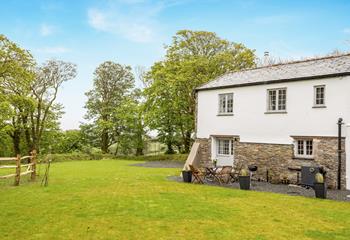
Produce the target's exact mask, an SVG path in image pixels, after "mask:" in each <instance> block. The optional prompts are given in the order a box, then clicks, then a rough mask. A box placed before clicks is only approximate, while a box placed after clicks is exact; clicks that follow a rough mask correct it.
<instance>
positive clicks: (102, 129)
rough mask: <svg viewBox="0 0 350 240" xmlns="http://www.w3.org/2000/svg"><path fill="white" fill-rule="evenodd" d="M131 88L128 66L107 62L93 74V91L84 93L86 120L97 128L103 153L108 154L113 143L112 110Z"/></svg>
mask: <svg viewBox="0 0 350 240" xmlns="http://www.w3.org/2000/svg"><path fill="white" fill-rule="evenodd" d="M133 86H134V76H133V74H132V73H131V67H129V66H123V65H120V64H118V63H114V62H111V61H107V62H104V63H102V64H101V65H100V66H98V67H97V69H96V70H95V72H94V86H93V89H92V90H91V91H89V92H87V93H86V96H87V97H88V101H87V102H86V105H85V108H86V109H87V114H86V119H88V120H92V121H93V122H94V123H95V125H96V126H97V128H98V132H99V133H100V139H101V150H102V152H103V153H107V152H108V148H109V146H111V145H112V144H113V141H114V137H115V131H114V123H113V121H112V116H113V112H114V109H115V107H116V106H118V105H119V104H121V103H122V102H123V100H124V99H125V98H126V96H128V95H129V93H130V91H131V89H132V88H133Z"/></svg>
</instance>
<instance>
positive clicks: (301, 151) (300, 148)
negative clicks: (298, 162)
mask: <svg viewBox="0 0 350 240" xmlns="http://www.w3.org/2000/svg"><path fill="white" fill-rule="evenodd" d="M298 155H304V141H303V140H298Z"/></svg>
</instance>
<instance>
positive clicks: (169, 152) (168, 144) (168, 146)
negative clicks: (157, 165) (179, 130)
mask: <svg viewBox="0 0 350 240" xmlns="http://www.w3.org/2000/svg"><path fill="white" fill-rule="evenodd" d="M166 145H167V150H166V152H165V153H166V154H174V153H175V152H174V149H173V144H172V142H167V144H166Z"/></svg>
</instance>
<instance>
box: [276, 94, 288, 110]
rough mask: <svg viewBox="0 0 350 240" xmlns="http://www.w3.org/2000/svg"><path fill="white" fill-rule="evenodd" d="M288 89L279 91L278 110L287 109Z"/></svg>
mask: <svg viewBox="0 0 350 240" xmlns="http://www.w3.org/2000/svg"><path fill="white" fill-rule="evenodd" d="M286 99H287V96H286V89H280V90H279V91H278V110H286Z"/></svg>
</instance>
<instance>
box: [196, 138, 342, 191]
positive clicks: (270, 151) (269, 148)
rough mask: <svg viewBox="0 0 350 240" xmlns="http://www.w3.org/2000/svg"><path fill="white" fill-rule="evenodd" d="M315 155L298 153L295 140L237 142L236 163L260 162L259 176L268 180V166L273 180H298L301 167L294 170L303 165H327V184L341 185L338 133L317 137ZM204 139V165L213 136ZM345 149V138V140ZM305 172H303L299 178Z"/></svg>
mask: <svg viewBox="0 0 350 240" xmlns="http://www.w3.org/2000/svg"><path fill="white" fill-rule="evenodd" d="M313 141H314V159H313V160H309V159H301V158H295V157H294V145H293V144H267V143H247V142H239V141H238V142H234V144H235V146H234V159H235V167H236V168H238V169H240V168H242V167H247V166H248V165H257V166H258V171H257V172H256V174H255V176H256V177H257V178H260V179H261V180H266V177H267V176H266V175H267V174H266V172H267V170H268V175H269V181H271V182H272V183H280V182H281V181H282V180H283V179H284V180H287V181H288V182H290V183H297V171H295V170H291V169H296V168H300V167H301V166H323V167H324V168H325V170H326V171H327V176H326V180H327V184H328V186H329V187H330V188H336V186H337V172H338V139H337V138H336V137H314V138H313ZM196 142H199V143H200V153H201V166H207V165H210V164H211V140H210V139H208V138H199V139H196ZM342 149H345V139H343V142H342ZM345 162H346V161H345V152H343V153H342V188H345V174H346V173H345V169H346V166H345ZM300 179H301V175H299V180H300Z"/></svg>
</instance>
